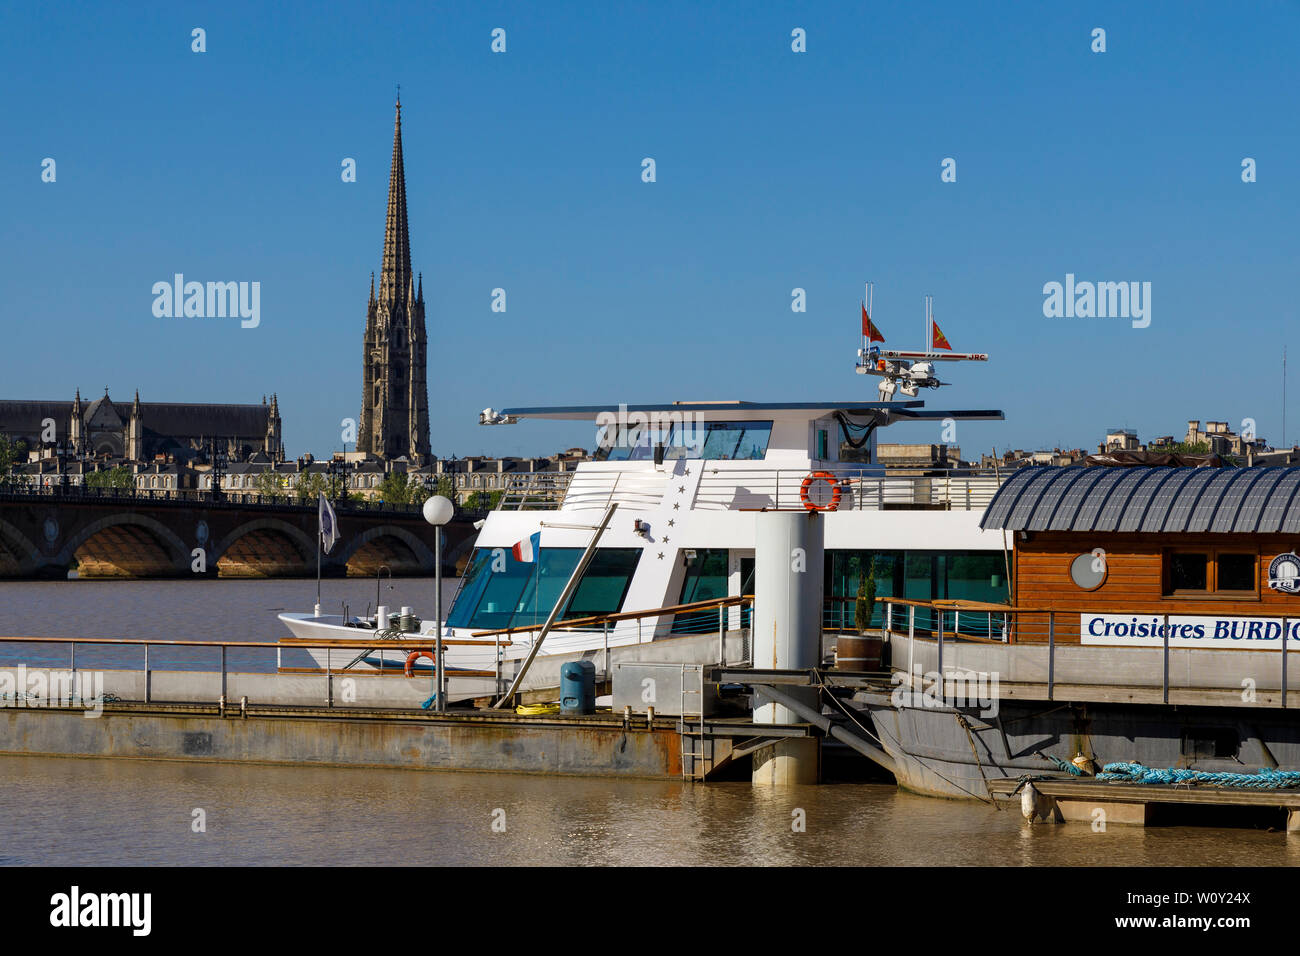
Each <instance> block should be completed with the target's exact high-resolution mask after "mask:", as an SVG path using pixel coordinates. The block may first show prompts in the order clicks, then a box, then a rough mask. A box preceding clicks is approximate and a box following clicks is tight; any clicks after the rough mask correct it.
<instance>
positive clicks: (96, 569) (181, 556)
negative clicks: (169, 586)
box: [50, 511, 190, 577]
mask: <svg viewBox="0 0 1300 956" xmlns="http://www.w3.org/2000/svg"><path fill="white" fill-rule="evenodd" d="M126 527H134V528H141V529H143V530H144V531H145V532H147V535H148V537H149V538H150V539H151V540H152V541H153V543H154V544H156V545H157V546H158V548H159V552H160V556H155V557H154V560H153V561H152V562H151V561H150V560H149V558H150V556H149V555H147V554H142V553H140V551H139V550H138V548H139V545H140V544H142V543H143V542H141V541H140V540H139V539H138V538H137V539H136V540H135V541H134V542H131V544H133V545H134V546H135V547H136V550H135V551H134V553H127V554H123V553H120V552H119V553H118V554H117V555H116V556H115V555H114V554H113V553H92V554H91V555H88V556H83V558H82V559H81V560H82V563H83V564H88V565H90V567H88V568H87V569H86V576H88V577H94V576H119V575H124V576H128V577H135V576H140V575H148V574H168V573H171V574H176V573H181V572H185V571H188V570H189V568H190V548H189V546H188V545H186V543H185V542H184V541H182V540H181V539H180V537H179V536H177V534H176V532H174V531H172V530H171V528H169V527H167V526H166V525H165V524H163V523H162V522H161V521H159V520H157V519H156V518H151V517H150V516H149V515H144V514H139V513H137V512H130V511H125V512H119V513H118V514H111V515H105V516H104V517H102V518H98V519H96V520H95V521H91V522H90V523H88V524H86V525H83V526H82V527H80V528H78V529H76V531H74V532H72V533H71V534H70V535H69V537H68V538H67V539H66V540H65V541H64V544H63V547H62V548H60V549H59V552H58V554H56V555H55V556H54V559H53V560H52V561H51V562H50V563H51V564H54V565H56V566H62V567H69V566H71V565H72V563H73V561H74V560H78V552H79V551H81V549H82V548H83V547H84V546H85V545H86V544H88V543H89V542H91V541H93V540H94V539H95V538H96V537H97V536H98V535H100V534H102V533H103V532H106V531H111V530H112V529H114V528H126ZM119 543H121V542H119ZM110 546H111V543H110Z"/></svg>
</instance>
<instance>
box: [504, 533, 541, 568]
mask: <svg viewBox="0 0 1300 956" xmlns="http://www.w3.org/2000/svg"><path fill="white" fill-rule="evenodd" d="M541 549H542V533H541V532H540V531H534V532H533V533H532V534H530V535H529V536H528V537H526V538H524V540H522V541H517V542H515V546H514V547H513V548H511V549H510V551H511V553H512V554H514V556H515V560H516V561H522V562H524V563H525V564H532V563H533V562H534V561H536V560H537V552H538V551H540V550H541Z"/></svg>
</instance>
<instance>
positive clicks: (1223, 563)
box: [1215, 551, 1255, 591]
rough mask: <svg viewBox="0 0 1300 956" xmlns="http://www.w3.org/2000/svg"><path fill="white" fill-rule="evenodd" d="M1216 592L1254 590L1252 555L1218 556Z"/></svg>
mask: <svg viewBox="0 0 1300 956" xmlns="http://www.w3.org/2000/svg"><path fill="white" fill-rule="evenodd" d="M1218 572H1219V573H1218V582H1217V584H1218V586H1217V587H1216V588H1215V590H1218V591H1253V590H1255V556H1254V555H1253V554H1229V553H1227V552H1222V551H1221V552H1219V555H1218Z"/></svg>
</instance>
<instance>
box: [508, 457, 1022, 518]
mask: <svg viewBox="0 0 1300 956" xmlns="http://www.w3.org/2000/svg"><path fill="white" fill-rule="evenodd" d="M814 473H816V474H818V475H830V476H832V480H830V481H826V480H824V479H822V478H816V479H814V480H812V481H811V482H808V479H809V477H810V475H812V474H814ZM669 477H671V475H670V473H669V472H668V471H665V470H659V469H651V468H646V469H635V470H630V469H609V468H600V467H593V466H591V465H587V466H585V467H583V468H579V469H578V470H577V471H566V472H532V473H527V474H518V475H507V476H506V478H505V488H504V491H503V494H502V495H501V499H500V502H499V504H498V506H497V507H498V509H499V510H502V511H529V510H538V509H547V510H551V509H558V508H560V507H561V506H563V507H565V508H567V509H575V508H577V509H583V508H585V509H592V510H599V509H601V508H604V507H607V506H608V505H609V504H610V503H611V502H614V501H617V502H618V503H619V504H620V505H622V506H624V507H631V508H640V509H650V508H654V507H657V506H658V505H659V504H660V502H661V501H662V499H663V494H664V490H665V488H666V486H667V483H668V479H669ZM1001 483H1002V477H1001V476H1000V475H998V474H995V473H984V472H971V471H930V472H929V473H927V474H924V475H900V474H881V473H880V471H879V469H867V468H863V467H861V466H856V465H849V466H836V465H831V466H823V467H818V468H816V469H814V470H810V469H808V468H767V467H748V466H747V463H737V462H729V463H727V466H726V467H718V466H717V463H709V462H705V463H704V464H703V473H702V474H701V475H700V480H699V485H698V487H697V489H696V492H695V497H694V499H693V501H692V507H694V508H697V509H700V510H704V511H739V510H758V509H774V510H779V509H783V508H801V507H803V506H804V503H805V500H806V501H809V502H811V503H813V504H817V505H819V506H826V505H831V504H834V505H835V507H836V510H843V511H889V510H895V509H897V510H912V511H915V510H943V511H982V510H984V508H986V507H988V504H989V502H990V501H992V500H993V496H994V495H995V494H997V490H998V488H999V486H1000V485H1001ZM805 496H806V498H805Z"/></svg>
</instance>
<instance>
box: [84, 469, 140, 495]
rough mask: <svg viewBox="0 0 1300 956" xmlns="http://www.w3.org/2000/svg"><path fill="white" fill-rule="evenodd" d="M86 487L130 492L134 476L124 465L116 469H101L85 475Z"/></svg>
mask: <svg viewBox="0 0 1300 956" xmlns="http://www.w3.org/2000/svg"><path fill="white" fill-rule="evenodd" d="M86 487H87V488H116V489H120V490H124V491H125V490H130V489H131V488H134V487H135V475H134V474H132V472H131V469H130V468H128V467H127V466H126V465H119V466H118V467H116V468H103V469H100V470H99V471H92V472H90V473H88V474H87V475H86Z"/></svg>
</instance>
